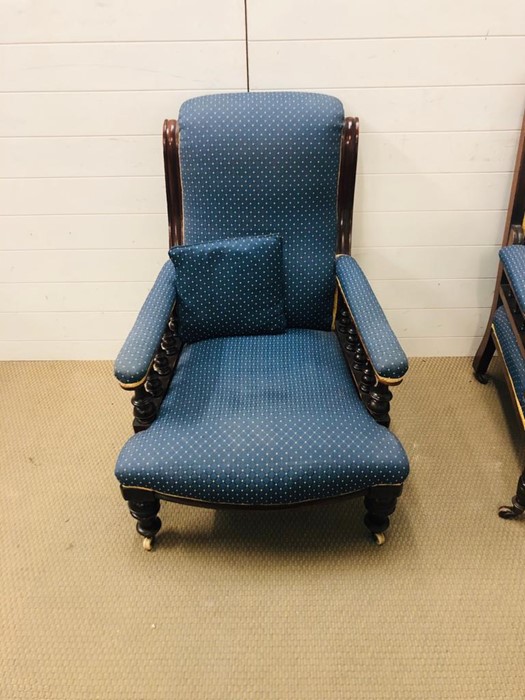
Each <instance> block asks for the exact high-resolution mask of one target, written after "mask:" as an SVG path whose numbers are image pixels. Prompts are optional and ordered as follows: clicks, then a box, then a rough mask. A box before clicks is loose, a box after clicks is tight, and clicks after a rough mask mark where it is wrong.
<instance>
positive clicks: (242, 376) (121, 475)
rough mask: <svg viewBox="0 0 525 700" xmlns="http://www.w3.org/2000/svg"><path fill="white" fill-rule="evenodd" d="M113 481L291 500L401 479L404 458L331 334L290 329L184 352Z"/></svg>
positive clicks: (178, 491) (217, 498)
mask: <svg viewBox="0 0 525 700" xmlns="http://www.w3.org/2000/svg"><path fill="white" fill-rule="evenodd" d="M116 475H117V478H118V480H119V481H120V483H121V484H124V485H126V486H140V487H145V488H149V489H154V490H156V491H158V492H161V493H166V494H171V495H177V496H183V497H186V498H192V499H197V500H200V501H206V502H210V503H229V504H246V505H272V504H292V503H297V502H302V501H310V500H315V499H318V498H328V497H331V496H338V495H342V494H346V493H351V492H354V491H359V490H361V489H365V488H367V487H370V486H374V485H378V484H393V483H401V482H403V481H404V480H405V479H406V477H407V475H408V459H407V456H406V454H405V451H404V450H403V447H402V446H401V444H400V443H399V441H398V440H397V438H396V437H395V436H394V435H393V434H392V433H390V432H389V431H388V430H387V429H386V428H384V427H382V426H380V425H378V424H377V423H376V422H375V421H374V419H373V418H372V417H371V416H370V415H369V414H368V412H367V411H366V409H365V408H364V406H363V404H362V402H361V401H360V399H359V397H358V395H357V393H356V389H355V387H354V384H353V382H352V379H351V377H350V374H349V371H348V369H347V367H346V363H345V360H344V358H343V355H342V351H341V349H340V346H339V343H338V341H337V339H336V338H335V335H334V334H333V333H329V332H323V331H314V330H298V329H292V330H288V331H287V332H286V333H284V334H282V335H273V336H272V335H263V336H244V337H238V338H218V339H213V340H204V341H201V342H198V343H193V344H191V345H186V346H185V347H184V349H183V351H182V355H181V358H180V360H179V365H178V367H177V371H176V373H175V375H174V377H173V380H172V383H171V387H170V389H169V392H168V395H167V397H166V399H165V400H164V402H163V404H162V406H161V409H160V413H159V416H158V418H157V419H156V420H155V422H154V423H153V424H152V425H151V426H150V428H149V429H148V430H146V431H144V432H142V433H138V434H137V435H135V436H134V437H132V438H131V439H130V440H129V441H128V442H127V444H126V445H125V446H124V448H123V450H122V452H121V454H120V456H119V458H118V462H117V466H116Z"/></svg>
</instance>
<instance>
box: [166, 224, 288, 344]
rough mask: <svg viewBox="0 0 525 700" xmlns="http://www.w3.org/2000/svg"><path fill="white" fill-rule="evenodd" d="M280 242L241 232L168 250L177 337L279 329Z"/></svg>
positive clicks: (281, 299) (199, 337) (282, 315)
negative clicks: (173, 279)
mask: <svg viewBox="0 0 525 700" xmlns="http://www.w3.org/2000/svg"><path fill="white" fill-rule="evenodd" d="M282 248H283V244H282V239H281V238H280V237H279V236H245V237H243V238H229V239H225V240H220V241H215V242H213V243H200V244H196V245H184V246H176V247H175V248H171V250H170V252H169V254H170V258H171V259H172V261H173V264H174V265H175V270H176V277H175V284H176V287H177V301H176V305H175V311H176V316H177V322H178V336H179V337H180V339H181V340H182V341H183V342H185V343H193V342H195V341H197V340H203V339H205V338H217V337H219V336H232V335H261V334H265V333H282V332H283V331H284V330H285V328H286V317H285V312H284V271H283V250H282Z"/></svg>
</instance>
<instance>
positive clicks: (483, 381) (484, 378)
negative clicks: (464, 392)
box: [474, 372, 489, 384]
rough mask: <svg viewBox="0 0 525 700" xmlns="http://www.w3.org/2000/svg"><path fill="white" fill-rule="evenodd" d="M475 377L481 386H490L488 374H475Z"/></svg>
mask: <svg viewBox="0 0 525 700" xmlns="http://www.w3.org/2000/svg"><path fill="white" fill-rule="evenodd" d="M474 376H475V377H476V379H477V380H478V382H479V383H480V384H488V383H489V378H488V376H487V375H486V374H483V372H474Z"/></svg>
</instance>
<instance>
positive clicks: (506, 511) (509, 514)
mask: <svg viewBox="0 0 525 700" xmlns="http://www.w3.org/2000/svg"><path fill="white" fill-rule="evenodd" d="M524 512H525V508H524V507H523V506H521V505H520V504H519V503H516V499H515V498H513V499H512V505H511V506H500V508H498V515H499V517H500V518H503V520H515V519H516V518H519V517H520V516H521V515H523V513H524Z"/></svg>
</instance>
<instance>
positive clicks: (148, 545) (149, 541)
mask: <svg viewBox="0 0 525 700" xmlns="http://www.w3.org/2000/svg"><path fill="white" fill-rule="evenodd" d="M154 544H155V538H154V537H145V538H144V539H143V540H142V546H143V547H144V549H145V550H146V552H151V550H152V549H153V545H154Z"/></svg>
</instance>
